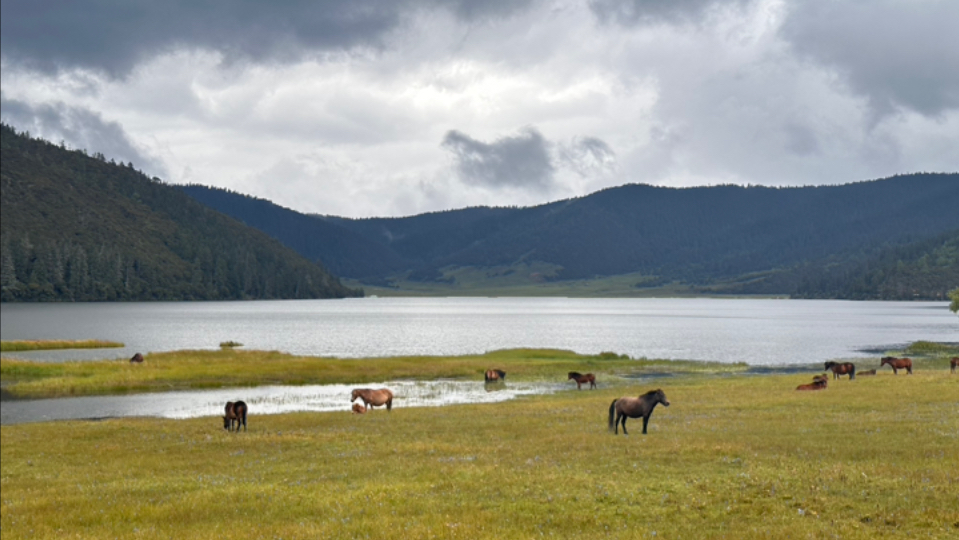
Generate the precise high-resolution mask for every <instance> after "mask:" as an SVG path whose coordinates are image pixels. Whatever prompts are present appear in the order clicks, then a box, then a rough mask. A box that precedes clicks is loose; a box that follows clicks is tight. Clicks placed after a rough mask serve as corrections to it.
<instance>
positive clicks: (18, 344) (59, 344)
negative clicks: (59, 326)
mask: <svg viewBox="0 0 959 540" xmlns="http://www.w3.org/2000/svg"><path fill="white" fill-rule="evenodd" d="M116 347H123V343H117V342H115V341H103V340H99V339H86V340H81V341H69V340H62V339H46V340H43V339H41V340H32V341H30V340H28V341H0V352H18V351H47V350H54V349H109V348H116Z"/></svg>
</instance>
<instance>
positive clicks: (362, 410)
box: [353, 403, 366, 414]
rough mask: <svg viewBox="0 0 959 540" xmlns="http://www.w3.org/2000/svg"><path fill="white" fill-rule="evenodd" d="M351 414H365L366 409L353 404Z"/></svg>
mask: <svg viewBox="0 0 959 540" xmlns="http://www.w3.org/2000/svg"><path fill="white" fill-rule="evenodd" d="M353 414H366V407H364V406H362V405H360V404H359V403H354V404H353Z"/></svg>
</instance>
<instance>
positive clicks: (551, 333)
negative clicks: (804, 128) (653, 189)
mask: <svg viewBox="0 0 959 540" xmlns="http://www.w3.org/2000/svg"><path fill="white" fill-rule="evenodd" d="M0 333H2V336H3V339H4V340H18V339H71V340H72V339H105V340H111V341H119V342H123V343H125V344H126V347H124V348H122V349H98V350H70V351H38V352H31V353H10V354H4V356H15V357H18V358H29V359H35V360H41V361H50V362H59V361H65V360H90V359H103V358H129V357H130V356H132V355H133V353H134V352H142V353H151V352H158V351H170V350H182V349H217V348H218V347H219V343H220V342H222V341H227V340H233V341H239V342H241V343H243V345H244V348H246V349H263V350H279V351H286V352H290V353H294V354H301V355H314V356H326V357H344V358H347V357H350V358H362V357H377V356H398V355H427V356H430V355H460V354H472V353H483V352H486V351H492V350H497V349H508V348H517V347H543V348H557V349H568V350H573V351H576V352H579V353H599V352H603V351H613V352H616V353H620V354H628V355H630V356H632V357H634V358H640V357H647V358H672V359H685V360H708V361H717V362H747V363H749V364H753V365H756V366H770V367H774V366H784V365H794V364H807V365H808V364H812V363H819V362H823V361H825V360H832V359H839V358H851V359H854V358H864V357H871V358H876V357H878V356H879V355H880V354H881V352H882V351H884V350H886V349H892V348H897V347H902V346H904V345H905V344H908V343H910V342H912V341H917V340H930V341H948V342H956V341H959V318H957V317H956V315H955V314H953V313H951V312H950V311H949V310H948V309H947V304H946V303H944V302H846V301H832V300H775V299H768V300H766V299H764V300H754V299H567V298H362V299H347V300H303V301H291V300H287V301H261V302H195V303H194V302H156V303H147V302H141V303H102V304H2V305H0ZM354 386H355V385H325V386H303V387H260V388H244V389H229V390H208V391H195V392H170V393H164V394H146V395H135V396H108V397H84V398H65V399H57V400H31V401H6V402H4V405H3V407H2V408H0V413H2V417H0V423H2V424H11V423H20V422H35V421H43V420H61V419H77V418H103V417H113V416H161V417H168V418H186V417H196V416H214V415H220V414H222V412H221V411H222V406H223V405H222V404H223V403H225V402H226V401H228V400H236V399H243V400H245V401H247V402H248V403H249V404H250V408H251V414H253V413H255V414H257V415H262V414H271V413H282V412H289V411H303V410H306V411H335V410H343V411H346V410H348V409H349V401H348V395H349V390H350V389H351V388H353V387H354ZM370 386H388V387H390V388H392V389H393V390H394V392H395V393H396V395H397V398H396V401H395V405H396V406H397V407H403V406H442V405H450V404H455V403H483V402H488V401H501V400H505V399H511V398H513V397H516V396H518V395H524V394H530V393H546V392H554V391H559V390H562V389H564V388H565V389H568V388H570V387H573V388H575V386H571V385H562V384H555V385H543V384H539V385H536V384H514V383H510V384H508V385H507V386H505V387H501V388H498V389H497V390H498V391H497V392H487V391H486V390H487V388H485V387H484V386H483V384H482V383H479V382H463V381H430V382H410V381H386V382H384V383H383V384H382V385H370Z"/></svg>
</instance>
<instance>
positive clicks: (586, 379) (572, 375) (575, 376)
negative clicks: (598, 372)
mask: <svg viewBox="0 0 959 540" xmlns="http://www.w3.org/2000/svg"><path fill="white" fill-rule="evenodd" d="M570 379H572V380H574V381H576V388H578V389H579V390H582V389H583V383H589V387H590V388H596V376H595V375H593V374H592V373H587V374H586V375H581V374H579V373H576V372H575V371H570V372H569V377H568V378H567V379H566V380H567V381H568V380H570Z"/></svg>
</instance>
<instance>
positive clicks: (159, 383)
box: [0, 348, 746, 397]
mask: <svg viewBox="0 0 959 540" xmlns="http://www.w3.org/2000/svg"><path fill="white" fill-rule="evenodd" d="M144 358H145V359H144V362H143V363H142V364H130V363H129V362H128V361H127V360H103V361H82V362H63V363H47V362H33V361H24V360H16V359H7V358H4V359H0V379H2V381H3V385H4V391H6V392H7V393H8V394H9V395H11V396H15V397H59V396H73V395H94V394H110V393H129V392H150V391H154V392H155V391H164V390H177V389H190V388H194V389H195V388H214V387H221V386H222V387H231V386H255V385H264V384H294V385H302V384H334V383H363V382H375V381H383V380H396V379H416V380H433V379H437V378H448V379H465V380H482V378H483V372H485V371H486V370H487V369H490V368H497V369H504V370H506V372H507V374H508V375H507V377H508V378H507V380H537V379H541V380H546V379H549V380H555V379H556V378H557V377H559V378H560V380H565V379H566V374H567V373H568V372H569V371H580V372H583V373H585V372H595V373H597V375H600V374H602V375H603V376H619V375H627V374H630V373H635V372H650V371H668V372H670V373H682V372H706V373H716V372H724V373H728V372H739V371H743V370H745V369H746V365H745V364H732V365H730V364H709V363H701V362H672V361H666V360H655V361H654V360H644V359H641V360H632V359H629V358H627V357H620V356H619V355H615V354H610V353H605V354H600V355H595V356H589V355H581V354H576V353H573V352H570V351H559V350H548V349H546V350H541V349H516V350H505V351H496V352H491V353H487V354H482V355H467V356H455V357H388V358H364V359H349V360H347V359H336V358H318V357H303V356H293V355H289V354H285V353H279V352H275V351H274V352H264V351H243V350H237V349H231V348H226V349H221V350H218V351H178V352H171V353H157V354H150V355H147V356H145V357H144Z"/></svg>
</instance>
